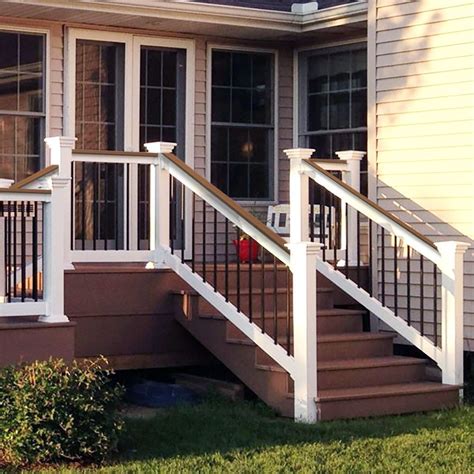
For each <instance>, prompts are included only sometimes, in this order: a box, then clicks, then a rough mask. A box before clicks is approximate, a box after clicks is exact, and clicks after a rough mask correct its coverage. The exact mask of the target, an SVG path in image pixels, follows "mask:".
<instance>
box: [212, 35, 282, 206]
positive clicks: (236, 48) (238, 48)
mask: <svg viewBox="0 0 474 474" xmlns="http://www.w3.org/2000/svg"><path fill="white" fill-rule="evenodd" d="M214 50H224V51H232V52H236V53H238V52H244V53H249V52H250V53H269V54H273V57H274V62H273V68H274V71H273V74H274V78H273V81H274V82H273V84H274V93H273V101H274V107H273V109H274V111H273V114H274V117H273V121H274V122H273V123H274V125H273V126H274V133H273V136H274V143H273V150H274V152H273V155H274V156H273V187H272V193H271V196H270V198H269V199H262V200H252V199H236V200H235V201H236V202H238V203H239V204H242V205H244V206H259V205H261V206H266V205H269V204H275V203H277V202H278V196H279V184H280V183H279V171H280V170H279V160H278V158H279V149H278V145H279V133H278V132H279V113H278V109H279V107H278V105H279V103H278V100H279V90H278V89H279V56H278V54H279V52H278V50H277V49H269V48H253V47H249V46H244V45H239V44H225V43H224V44H219V43H212V44H208V45H207V54H206V55H207V61H206V64H207V66H206V67H207V70H206V169H205V173H206V175H205V176H206V178H207V179H208V180H209V181H211V128H212V52H213V51H214Z"/></svg>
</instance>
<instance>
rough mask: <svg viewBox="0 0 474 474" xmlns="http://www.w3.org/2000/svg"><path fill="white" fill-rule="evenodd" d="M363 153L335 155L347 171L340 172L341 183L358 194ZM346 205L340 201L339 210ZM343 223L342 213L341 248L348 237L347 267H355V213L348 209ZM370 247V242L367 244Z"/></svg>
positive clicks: (352, 151)
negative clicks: (345, 165) (343, 161)
mask: <svg viewBox="0 0 474 474" xmlns="http://www.w3.org/2000/svg"><path fill="white" fill-rule="evenodd" d="M365 154H366V153H365V152H364V151H355V150H348V151H338V152H336V155H337V156H338V157H339V159H341V160H345V161H346V162H347V171H343V172H342V181H343V182H344V183H346V184H348V185H349V186H351V187H352V188H353V189H355V190H356V191H358V192H360V162H361V161H362V158H363V157H364V156H365ZM345 205H346V203H345V202H344V201H341V208H342V209H344V208H345ZM344 221H345V213H344V212H342V222H341V244H342V245H341V247H342V248H345V245H346V235H348V236H349V238H348V239H347V242H348V247H349V248H348V249H347V254H348V260H349V262H348V265H357V243H358V238H357V211H355V210H354V209H352V208H351V207H349V209H348V212H347V222H344ZM359 239H360V236H359ZM368 245H369V246H370V245H371V244H370V242H369V244H368Z"/></svg>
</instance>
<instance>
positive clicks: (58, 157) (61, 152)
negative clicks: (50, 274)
mask: <svg viewBox="0 0 474 474" xmlns="http://www.w3.org/2000/svg"><path fill="white" fill-rule="evenodd" d="M76 140H77V138H74V137H48V138H45V139H44V141H45V143H46V146H47V147H48V149H49V164H51V165H57V166H59V172H58V176H59V177H60V178H62V179H64V180H66V181H64V182H65V183H66V184H65V189H64V190H61V191H58V192H59V193H60V194H61V196H62V197H63V199H64V200H65V203H64V205H65V210H64V212H63V214H62V217H61V219H62V224H63V227H64V231H63V234H64V263H63V268H64V270H74V266H73V264H72V260H71V251H72V250H74V249H73V248H71V242H72V241H73V237H74V236H73V233H74V229H73V225H72V223H73V216H72V213H71V209H73V206H72V204H73V203H71V200H72V199H73V196H72V192H71V191H72V182H71V181H72V150H73V149H74V146H75V143H76Z"/></svg>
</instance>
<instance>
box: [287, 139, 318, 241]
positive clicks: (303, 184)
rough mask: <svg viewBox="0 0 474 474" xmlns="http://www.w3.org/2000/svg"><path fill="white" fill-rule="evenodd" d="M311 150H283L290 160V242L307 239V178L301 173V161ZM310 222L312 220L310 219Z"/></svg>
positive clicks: (311, 152) (307, 156) (307, 157)
mask: <svg viewBox="0 0 474 474" xmlns="http://www.w3.org/2000/svg"><path fill="white" fill-rule="evenodd" d="M314 151H315V150H314V149H312V148H294V149H291V150H285V153H286V155H287V156H288V158H289V159H290V242H291V243H298V242H306V241H307V240H308V238H309V178H308V176H306V175H305V174H303V173H301V172H300V170H301V162H302V160H305V159H309V158H311V155H312V154H313V153H314ZM311 221H312V219H311Z"/></svg>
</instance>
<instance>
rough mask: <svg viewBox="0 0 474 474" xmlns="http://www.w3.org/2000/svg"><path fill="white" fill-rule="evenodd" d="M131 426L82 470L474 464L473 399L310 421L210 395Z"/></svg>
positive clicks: (462, 467) (414, 469) (446, 467)
mask: <svg viewBox="0 0 474 474" xmlns="http://www.w3.org/2000/svg"><path fill="white" fill-rule="evenodd" d="M127 427H128V430H127V434H126V436H125V439H124V442H123V446H122V449H121V454H120V457H119V458H118V459H117V460H116V461H115V462H114V463H111V464H110V465H108V466H105V467H103V468H101V469H87V470H85V471H81V472H100V473H127V474H128V473H155V472H165V473H180V474H181V473H198V472H206V473H207V472H212V473H214V472H219V473H220V472H222V473H224V472H225V473H230V472H232V473H234V472H235V473H287V472H304V473H309V472H338V473H339V472H347V473H349V472H350V473H357V472H369V471H370V472H380V473H386V472H411V473H423V474H425V473H432V472H453V473H454V472H455V473H457V474H461V473H466V474H467V473H473V472H474V407H472V406H471V407H464V408H462V409H458V410H451V411H445V412H437V413H430V414H419V415H408V416H398V417H385V418H378V419H364V420H355V421H343V422H326V423H321V424H319V425H312V426H308V425H300V424H295V423H293V422H292V421H290V420H284V419H281V418H277V417H276V416H274V415H273V414H272V412H271V411H269V410H268V409H267V408H266V407H264V406H262V405H260V404H258V405H255V404H252V403H241V402H239V403H232V402H229V401H226V400H220V399H209V400H207V401H205V402H204V403H202V404H200V405H197V406H194V407H189V406H188V407H186V406H184V407H179V408H174V409H170V410H164V411H161V412H159V413H158V414H157V415H156V417H154V418H151V419H133V420H129V421H128V422H127ZM50 472H55V473H56V472H63V473H66V472H77V471H74V470H71V469H69V470H68V469H62V470H61V469H55V470H54V471H50Z"/></svg>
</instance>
